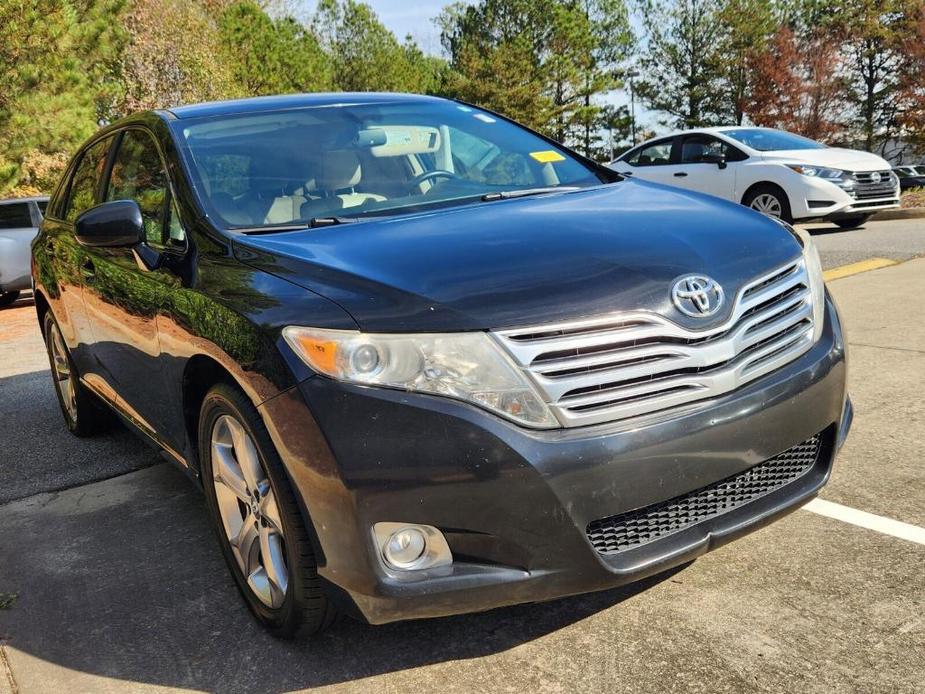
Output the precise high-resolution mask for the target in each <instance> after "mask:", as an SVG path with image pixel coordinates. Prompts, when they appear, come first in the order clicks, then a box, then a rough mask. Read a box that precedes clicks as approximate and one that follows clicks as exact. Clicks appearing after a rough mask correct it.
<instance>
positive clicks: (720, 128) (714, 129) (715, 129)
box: [637, 125, 776, 147]
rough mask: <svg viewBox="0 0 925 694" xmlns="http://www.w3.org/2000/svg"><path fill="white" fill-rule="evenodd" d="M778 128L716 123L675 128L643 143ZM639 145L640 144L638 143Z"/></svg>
mask: <svg viewBox="0 0 925 694" xmlns="http://www.w3.org/2000/svg"><path fill="white" fill-rule="evenodd" d="M742 129H746V130H776V128H765V127H763V126H760V125H714V126H710V127H705V128H689V129H687V130H675V131H673V132H670V133H665V134H664V135H658V136H656V137H650V138H649V139H648V140H646V141H645V142H643V143H641V144H646V142H654V141H655V140H666V139H668V138H670V137H678V136H679V135H696V134H697V133H724V132H727V131H729V130H742ZM637 147H638V145H637Z"/></svg>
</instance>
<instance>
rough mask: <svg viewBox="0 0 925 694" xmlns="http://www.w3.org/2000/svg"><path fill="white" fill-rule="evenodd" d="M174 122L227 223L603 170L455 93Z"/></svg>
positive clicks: (570, 183) (331, 213) (396, 208)
mask: <svg viewBox="0 0 925 694" xmlns="http://www.w3.org/2000/svg"><path fill="white" fill-rule="evenodd" d="M173 127H174V130H175V132H176V133H177V135H178V136H179V137H178V140H180V142H179V144H180V148H181V150H183V155H184V159H185V161H186V165H187V167H188V169H189V170H190V174H191V178H192V179H193V184H194V187H195V189H196V192H197V194H198V195H199V197H200V199H201V200H202V202H203V207H204V208H205V209H206V210H207V211H208V213H209V215H210V216H211V217H212V218H213V219H214V220H215V221H216V222H218V223H219V224H224V226H226V227H227V228H231V229H234V228H238V229H247V230H251V229H256V230H259V229H260V228H268V229H269V228H273V227H280V226H289V227H291V226H294V225H301V224H305V225H307V224H309V223H311V222H312V220H316V221H317V220H319V219H325V218H332V217H337V218H356V217H364V216H369V215H394V214H402V213H407V212H412V211H415V210H417V209H421V208H429V207H432V206H440V205H442V204H446V205H450V204H462V203H463V202H465V201H473V200H474V201H479V200H480V199H481V198H482V197H483V196H486V195H488V196H491V195H493V194H495V195H497V194H501V193H510V192H514V191H521V192H523V191H527V190H529V191H533V190H535V189H543V190H545V189H550V188H551V189H557V188H563V189H568V188H576V187H587V186H591V185H599V184H600V183H602V182H603V180H602V179H601V177H600V176H599V175H598V174H597V173H595V171H594V170H593V169H592V168H591V167H590V166H589V165H587V164H585V163H584V162H582V161H581V160H579V159H577V158H576V157H574V156H573V155H572V154H570V153H569V152H568V151H567V150H563V149H561V148H559V147H557V146H556V145H554V144H551V143H550V142H548V141H546V140H544V139H542V138H540V137H538V136H536V135H534V134H532V133H531V132H529V131H528V130H525V129H524V128H521V127H519V126H517V125H514V124H513V123H510V122H508V121H505V120H503V119H501V118H499V117H497V116H494V115H492V114H490V113H487V112H485V111H481V110H479V109H476V108H473V107H470V106H465V105H462V104H457V103H454V102H442V103H441V102H425V101H420V102H402V103H394V102H393V103H379V104H359V105H347V106H334V107H307V108H300V109H290V110H280V111H267V112H262V113H248V114H243V115H221V116H207V117H202V118H194V119H183V120H180V121H176V122H175V123H174V126H173Z"/></svg>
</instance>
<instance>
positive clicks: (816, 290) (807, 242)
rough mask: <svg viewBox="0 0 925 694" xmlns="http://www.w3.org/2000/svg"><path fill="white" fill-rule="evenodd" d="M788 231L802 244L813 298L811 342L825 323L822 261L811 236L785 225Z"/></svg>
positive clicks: (818, 334) (817, 338) (819, 334)
mask: <svg viewBox="0 0 925 694" xmlns="http://www.w3.org/2000/svg"><path fill="white" fill-rule="evenodd" d="M787 228H788V229H789V230H790V232H791V233H792V234H793V235H794V236H796V237H797V238H798V239H799V240H800V243H801V244H803V263H804V265H805V266H806V274H807V275H809V291H810V295H811V296H812V300H813V344H815V343H816V342H818V340H819V338H820V337H822V328H823V326H824V324H825V279H824V278H823V276H822V261H821V260H820V259H819V251H818V250H817V249H816V244H815V243H813V237H812V236H810V235H809V234H808V233H807V232H806V231H804V230H803V229H794V228H793V227H792V226H789V225H787Z"/></svg>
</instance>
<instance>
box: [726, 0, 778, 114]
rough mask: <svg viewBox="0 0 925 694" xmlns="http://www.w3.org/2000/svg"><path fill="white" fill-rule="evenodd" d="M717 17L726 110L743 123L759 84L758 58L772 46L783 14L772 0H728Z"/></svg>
mask: <svg viewBox="0 0 925 694" xmlns="http://www.w3.org/2000/svg"><path fill="white" fill-rule="evenodd" d="M717 17H718V19H719V20H720V22H721V23H722V26H723V32H722V36H721V38H720V48H719V51H718V52H717V55H716V56H715V60H716V66H717V69H718V71H719V73H720V75H721V78H722V81H723V100H724V102H725V103H724V104H723V106H722V111H723V115H724V117H725V118H727V119H729V120H731V122H733V123H735V124H736V125H742V122H743V120H744V119H745V112H746V108H747V106H748V104H749V101H750V98H751V93H752V88H753V87H754V84H755V69H754V63H755V60H756V58H757V57H758V56H761V55H763V54H764V53H766V51H767V50H768V46H769V41H770V39H771V36H772V35H773V34H774V31H775V30H776V29H777V27H778V26H779V16H778V15H777V13H776V12H775V6H774V4H773V3H771V2H768V0H724V2H723V4H722V5H721V6H720V8H719V11H718V13H717Z"/></svg>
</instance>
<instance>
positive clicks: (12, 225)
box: [0, 198, 48, 306]
mask: <svg viewBox="0 0 925 694" xmlns="http://www.w3.org/2000/svg"><path fill="white" fill-rule="evenodd" d="M47 204H48V198H18V199H16V200H0V306H9V305H10V304H12V303H13V302H14V301H16V299H18V298H19V293H20V292H21V291H22V290H23V289H29V288H31V286H32V268H31V264H30V263H31V258H32V254H31V249H30V247H29V246H30V244H31V243H32V239H34V238H35V235H36V234H37V233H38V230H39V224H41V222H42V215H43V214H45V206H46V205H47Z"/></svg>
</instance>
